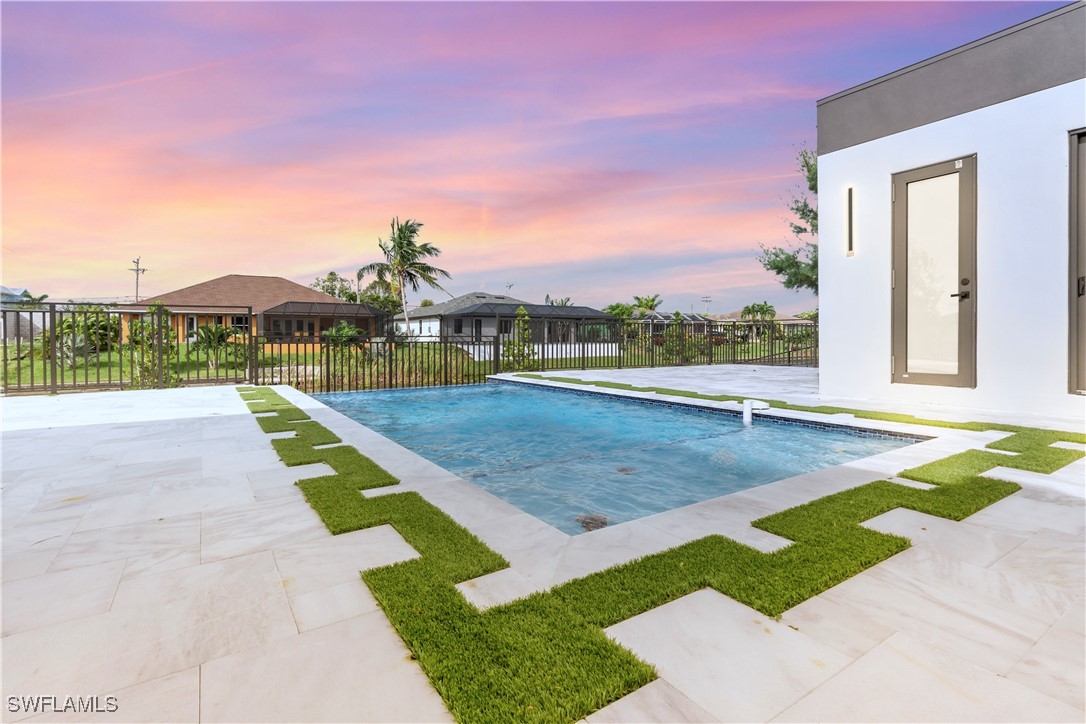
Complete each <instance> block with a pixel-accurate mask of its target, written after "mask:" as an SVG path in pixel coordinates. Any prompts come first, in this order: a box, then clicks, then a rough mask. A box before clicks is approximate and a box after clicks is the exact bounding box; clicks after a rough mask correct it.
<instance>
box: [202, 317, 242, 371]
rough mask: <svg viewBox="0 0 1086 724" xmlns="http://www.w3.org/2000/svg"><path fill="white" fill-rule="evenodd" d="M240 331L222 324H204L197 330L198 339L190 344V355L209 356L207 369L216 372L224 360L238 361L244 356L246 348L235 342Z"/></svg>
mask: <svg viewBox="0 0 1086 724" xmlns="http://www.w3.org/2000/svg"><path fill="white" fill-rule="evenodd" d="M237 333H238V331H237V330H236V329H234V328H233V327H224V326H222V325H221V324H202V325H200V326H199V327H197V328H196V339H195V340H194V341H193V342H192V343H191V344H189V348H188V354H189V355H190V356H191V355H192V353H193V352H195V353H196V356H197V357H199V355H200V353H201V352H203V353H205V354H206V355H207V368H208V369H209V370H216V369H218V368H219V364H220V363H221V362H222V361H223V360H224V359H237V358H238V357H240V356H242V355H243V354H244V346H243V345H240V344H238V343H237V342H235V341H233V340H234V337H236V336H237Z"/></svg>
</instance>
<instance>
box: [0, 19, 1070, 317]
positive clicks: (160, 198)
mask: <svg viewBox="0 0 1086 724" xmlns="http://www.w3.org/2000/svg"><path fill="white" fill-rule="evenodd" d="M1063 4H1066V3H1014V2H996V3H988V2H953V3H940V2H910V3H866V2H850V3H829V2H805V3H787V2H762V3H757V2H747V3H738V2H703V3H690V4H686V3H683V4H680V3H647V2H646V3H629V4H627V3H554V4H539V3H461V2H447V3H401V4H386V3H362V2H357V3H335V4H332V3H329V4H325V3H320V2H307V3H281V2H245V3H202V2H191V3H190V2H178V3H154V2H138V3H94V2H89V3H13V2H4V3H3V4H2V6H0V16H2V17H0V20H2V64H3V65H2V102H3V103H2V111H3V127H2V131H3V137H2V144H3V145H2V152H3V209H2V210H3V271H2V280H3V283H4V284H5V285H7V286H16V287H28V288H29V289H30V290H31V291H32V292H33V293H35V294H49V295H50V299H51V300H53V301H63V300H65V299H68V298H70V297H113V296H120V295H131V294H132V293H133V287H134V275H133V274H132V273H131V272H129V271H127V269H128V268H129V267H130V266H131V263H130V260H132V259H134V258H135V257H136V256H141V257H142V262H143V264H144V265H145V266H146V267H148V268H149V269H150V271H149V272H148V273H147V274H146V275H145V276H144V277H143V279H142V281H141V293H143V294H145V295H148V294H155V293H162V292H167V291H170V290H173V289H177V288H179V287H183V286H187V285H189V284H194V283H197V282H200V281H204V280H206V279H210V278H213V277H216V276H221V275H223V274H228V273H239V274H268V275H276V276H285V277H287V278H290V279H293V280H295V281H298V282H301V283H305V284H308V283H309V282H311V281H312V280H313V278H314V277H315V276H317V275H323V274H324V273H326V272H328V271H329V270H332V269H335V270H337V271H339V272H341V273H348V274H349V275H350V276H351V277H352V278H353V276H354V270H355V269H357V268H358V267H359V266H361V265H363V264H365V263H367V262H370V261H376V260H377V259H378V258H379V257H378V249H377V239H378V237H385V236H386V235H387V233H388V226H389V220H390V218H391V217H392V216H393V215H399V216H400V218H401V219H406V218H414V219H418V220H420V221H422V222H423V223H424V224H425V226H424V228H423V230H422V237H421V238H422V240H423V241H429V242H431V243H433V244H434V245H436V246H438V247H440V248H441V249H442V252H443V253H442V255H441V257H440V260H439V261H438V265H439V266H441V267H443V268H445V269H447V270H448V271H449V272H450V273H451V274H452V276H453V278H452V280H451V282H449V283H448V284H447V285H446V287H447V289H448V290H449V292H451V293H453V294H461V293H464V292H468V291H475V290H479V289H483V290H486V291H491V292H502V291H504V290H505V288H506V284H509V283H511V284H513V287H512V289H511V292H510V293H511V294H512V295H513V296H516V297H519V298H522V299H526V300H528V301H532V302H540V301H542V299H543V296H544V294H548V293H549V294H551V295H552V296H558V297H565V296H569V297H572V299H573V301H574V302H575V303H578V304H588V305H592V306H599V307H602V306H605V305H607V304H609V303H611V302H614V301H629V299H630V298H631V296H632V295H634V294H653V293H659V294H661V295H662V296H663V298H664V305H663V308H664V309H665V310H667V311H671V310H674V309H681V310H683V311H689V310H690V308H691V306H692V305H693V307H694V308H695V309H696V310H698V311H703V310H704V304H702V302H701V301H700V298H701V297H702V296H703V295H708V296H710V297H712V299H713V301H712V304H711V307H710V311H712V312H716V313H723V312H728V311H732V310H735V309H738V308H740V307H742V306H743V305H745V304H749V303H751V302H756V301H762V300H763V299H764V300H768V301H770V302H771V303H774V304H775V305H776V306H777V308H778V309H779V310H782V311H790V312H794V311H800V310H803V309H809V308H813V307H814V306H815V300H814V298H813V297H812V296H811V295H809V294H797V293H795V292H790V291H787V290H784V289H783V288H782V287H781V286H780V284H779V283H778V281H777V280H776V278H775V277H774V276H773V275H771V274H769V273H767V272H765V271H764V270H763V269H762V268H761V266H760V265H759V264H758V263H757V261H756V259H755V257H756V255H757V251H758V244H759V243H767V244H780V243H783V242H787V241H789V234H788V231H787V226H786V224H785V221H784V217H785V216H786V215H787V211H786V209H785V201H784V199H786V198H787V197H788V195H789V193H790V191H791V189H793V188H794V187H796V186H797V185H798V184H799V182H800V179H799V177H798V175H797V174H796V172H795V169H794V165H795V164H794V157H795V153H796V150H797V149H798V148H799V147H801V146H802V145H804V144H806V145H808V146H810V147H812V148H813V147H814V144H815V101H816V100H818V99H819V98H822V97H824V96H827V95H830V94H832V93H835V92H837V91H839V90H843V89H845V88H847V87H849V86H852V85H856V84H858V83H861V82H864V81H866V80H869V79H872V78H875V77H876V76H879V75H881V74H884V73H887V72H890V71H893V70H896V69H897V68H900V67H902V66H904V65H907V64H909V63H913V62H916V61H919V60H922V59H924V58H926V57H930V56H931V55H935V54H937V53H940V52H942V51H945V50H949V49H950V48H953V47H955V46H958V45H961V44H963V43H966V42H969V41H971V40H974V39H976V38H979V37H981V36H983V35H986V34H988V33H992V32H995V31H997V30H1000V29H1002V28H1004V27H1007V26H1009V25H1012V24H1014V23H1017V22H1020V21H1022V20H1025V19H1028V18H1031V17H1035V16H1037V15H1040V14H1042V13H1044V12H1046V11H1048V10H1050V9H1052V8H1055V7H1059V6H1060V5H1063ZM423 296H427V297H430V298H433V299H435V300H438V301H440V300H441V299H443V298H447V297H445V296H444V295H442V294H441V293H440V292H436V291H434V292H431V291H427V292H425V293H424V294H420V295H417V296H416V297H415V301H417V300H418V299H419V298H421V297H423Z"/></svg>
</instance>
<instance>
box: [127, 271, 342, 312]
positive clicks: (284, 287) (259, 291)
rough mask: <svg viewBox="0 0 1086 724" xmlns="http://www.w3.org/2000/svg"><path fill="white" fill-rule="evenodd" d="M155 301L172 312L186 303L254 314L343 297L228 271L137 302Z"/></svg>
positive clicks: (290, 282)
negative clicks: (249, 309)
mask: <svg viewBox="0 0 1086 724" xmlns="http://www.w3.org/2000/svg"><path fill="white" fill-rule="evenodd" d="M154 302H161V303H162V304H165V305H166V307H167V308H169V309H170V310H171V311H175V312H176V311H182V309H183V308H184V307H186V306H193V307H198V306H211V307H235V308H236V307H252V308H253V313H254V314H260V313H263V312H264V311H265V310H266V309H271V308H273V307H277V306H279V305H281V304H284V303H286V302H324V303H329V304H342V303H343V300H341V299H336V298H335V297H333V296H331V295H329V294H325V293H324V292H318V291H317V290H316V289H310V288H309V287H306V286H302V285H301V284H298V283H297V282H292V281H290V280H289V279H284V278H283V277H262V276H250V275H248V274H227V275H226V276H224V277H219V278H217V279H211V280H209V281H206V282H201V283H199V284H193V285H192V286H191V287H185V288H184V289H178V290H177V291H173V292H167V293H166V294H159V295H158V296H155V297H151V298H149V299H143V300H141V301H140V306H146V305H148V304H153V303H154ZM236 313H237V312H236V311H235V314H236Z"/></svg>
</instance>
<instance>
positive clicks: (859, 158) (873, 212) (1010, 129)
mask: <svg viewBox="0 0 1086 724" xmlns="http://www.w3.org/2000/svg"><path fill="white" fill-rule="evenodd" d="M1084 126H1086V81H1075V82H1072V83H1066V84H1064V85H1060V86H1056V87H1054V88H1050V89H1048V90H1044V91H1040V92H1037V93H1032V94H1029V95H1026V96H1022V97H1019V98H1016V99H1013V100H1010V101H1006V102H1003V103H999V104H996V105H993V106H989V107H986V108H982V109H980V110H976V111H972V112H970V113H965V114H962V115H959V116H955V117H952V118H948V119H946V120H942V121H937V122H935V123H930V124H928V125H924V126H920V127H918V128H913V129H910V130H907V131H903V132H901V133H897V134H894V135H891V136H887V137H884V138H880V139H876V140H874V141H869V142H867V143H862V144H860V145H857V146H852V147H850V148H845V149H842V150H839V151H834V152H832V153H828V154H825V155H822V156H820V157H819V159H818V175H819V185H818V202H819V203H818V206H819V231H820V235H819V291H820V294H819V317H820V345H819V356H820V370H819V387H820V393H821V395H822V397H823V398H825V399H827V400H847V401H852V402H856V403H861V402H864V401H880V402H901V403H919V404H926V405H935V406H952V407H954V408H964V409H967V410H978V411H980V410H994V411H1000V412H1015V413H1024V414H1027V415H1036V416H1045V417H1059V418H1066V419H1072V420H1076V421H1081V420H1082V419H1083V416H1084V410H1086V399H1084V398H1083V397H1082V396H1079V395H1072V394H1069V393H1068V391H1067V380H1068V273H1069V272H1068V245H1069V239H1068V201H1069V193H1068V183H1069V181H1068V178H1069V176H1068V174H1069V168H1068V163H1069V152H1068V135H1067V134H1068V131H1071V130H1074V129H1077V128H1082V127H1084ZM971 154H976V155H977V279H976V280H975V285H974V286H973V287H972V288H973V289H974V294H975V295H976V304H977V352H976V355H977V386H976V388H951V387H935V386H927V385H916V384H891V383H890V346H891V345H890V343H891V288H890V283H891V280H890V274H891V213H892V210H891V182H890V178H891V174H894V173H897V172H900V171H906V170H909V169H913V168H918V167H921V166H925V165H929V164H933V163H937V162H940V161H947V160H951V159H954V158H959V157H963V156H968V155H971ZM849 187H852V188H853V194H854V196H853V208H854V212H853V219H854V233H853V238H854V245H855V254H854V256H851V257H849V256H846V233H847V219H846V199H847V197H846V194H847V189H848V188H849Z"/></svg>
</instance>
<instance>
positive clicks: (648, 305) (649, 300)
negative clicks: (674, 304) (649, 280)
mask: <svg viewBox="0 0 1086 724" xmlns="http://www.w3.org/2000/svg"><path fill="white" fill-rule="evenodd" d="M663 303H664V300H663V299H661V298H660V295H659V294H653V295H652V296H651V297H639V296H637V295H636V294H635V295H634V307H636V308H637V309H643V310H645V311H646V312H654V311H656V310H657V309H659V308H660V305H661V304H663Z"/></svg>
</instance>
